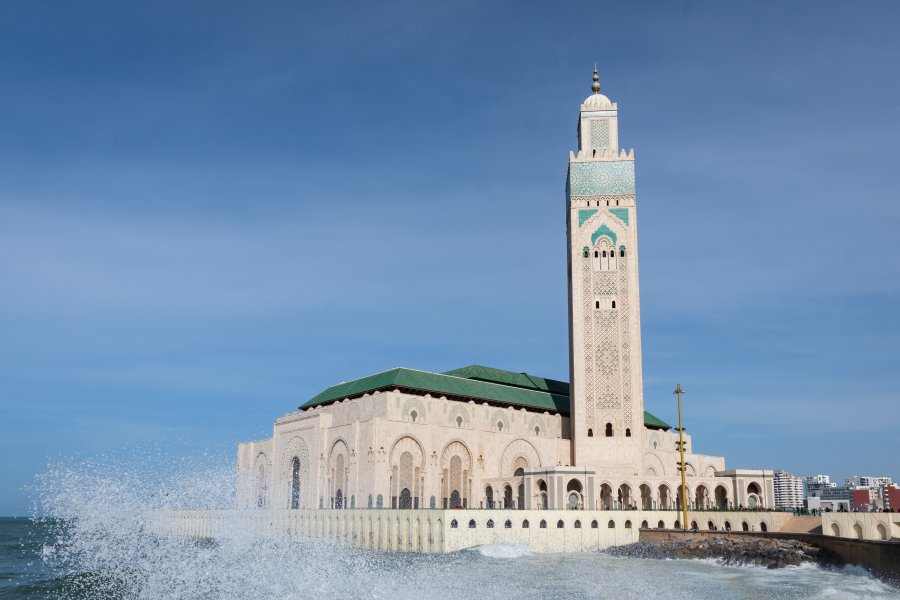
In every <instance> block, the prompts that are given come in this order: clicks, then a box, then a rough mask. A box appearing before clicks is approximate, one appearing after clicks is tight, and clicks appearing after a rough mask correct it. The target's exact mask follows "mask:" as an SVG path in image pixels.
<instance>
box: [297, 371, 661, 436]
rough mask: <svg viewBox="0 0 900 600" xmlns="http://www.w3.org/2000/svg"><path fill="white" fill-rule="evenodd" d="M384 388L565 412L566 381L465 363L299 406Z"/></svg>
mask: <svg viewBox="0 0 900 600" xmlns="http://www.w3.org/2000/svg"><path fill="white" fill-rule="evenodd" d="M384 388H406V389H413V390H418V391H423V392H427V393H431V394H441V395H445V396H457V397H461V398H469V399H472V400H480V401H486V402H495V403H498V404H506V405H511V406H517V407H520V408H531V409H533V410H546V411H553V412H558V413H560V414H563V415H568V414H569V384H568V383H566V382H565V381H558V380H555V379H546V378H543V377H538V376H536V375H529V374H528V373H515V372H513V371H505V370H503V369H494V368H492V367H485V366H482V365H469V366H468V367H463V368H461V369H454V370H452V371H447V372H446V373H432V372H430V371H420V370H418V369H408V368H406V367H394V368H393V369H388V370H386V371H380V372H378V373H373V374H372V375H367V376H365V377H360V378H359V379H353V380H351V381H343V382H341V383H338V384H336V385H333V386H331V387H329V388H328V389H326V390H324V391H322V392H321V393H319V394H317V395H316V396H314V397H312V398H310V399H309V400H308V401H306V402H305V403H303V404H302V405H301V406H300V408H301V409H306V408H312V407H315V406H321V405H325V404H329V403H331V402H335V401H337V400H341V399H342V398H348V397H355V396H361V395H362V394H365V393H369V392H374V391H377V390H382V389H384ZM644 425H646V426H648V427H653V428H658V429H670V428H671V426H670V425H669V424H668V423H666V422H665V421H663V420H661V419H659V418H657V417H655V416H654V415H652V414H650V413H649V412H647V411H646V410H645V411H644Z"/></svg>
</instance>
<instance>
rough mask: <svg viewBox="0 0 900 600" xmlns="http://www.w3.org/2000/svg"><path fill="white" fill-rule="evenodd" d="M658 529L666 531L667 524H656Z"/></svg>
mask: <svg viewBox="0 0 900 600" xmlns="http://www.w3.org/2000/svg"><path fill="white" fill-rule="evenodd" d="M656 528H657V529H665V528H666V524H665V523H663V522H662V521H660V522H659V523H657V524H656Z"/></svg>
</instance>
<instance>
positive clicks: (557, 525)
mask: <svg viewBox="0 0 900 600" xmlns="http://www.w3.org/2000/svg"><path fill="white" fill-rule="evenodd" d="M565 526H566V524H565V523H563V522H562V519H560V520H559V521H557V522H556V528H557V529H562V528H563V527H565Z"/></svg>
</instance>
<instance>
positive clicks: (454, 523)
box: [450, 519, 459, 529]
mask: <svg viewBox="0 0 900 600" xmlns="http://www.w3.org/2000/svg"><path fill="white" fill-rule="evenodd" d="M458 527H459V523H457V522H456V519H453V520H452V521H450V529H457V528H458Z"/></svg>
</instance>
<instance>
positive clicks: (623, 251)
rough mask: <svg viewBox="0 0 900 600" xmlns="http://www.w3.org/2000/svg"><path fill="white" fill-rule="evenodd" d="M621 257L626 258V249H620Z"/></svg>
mask: <svg viewBox="0 0 900 600" xmlns="http://www.w3.org/2000/svg"><path fill="white" fill-rule="evenodd" d="M619 257H620V258H625V248H619Z"/></svg>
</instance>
